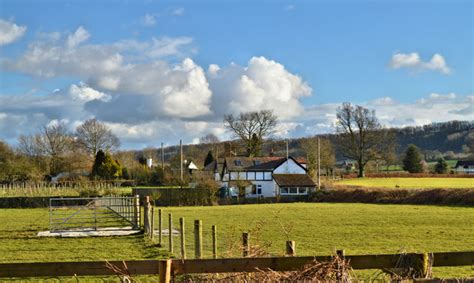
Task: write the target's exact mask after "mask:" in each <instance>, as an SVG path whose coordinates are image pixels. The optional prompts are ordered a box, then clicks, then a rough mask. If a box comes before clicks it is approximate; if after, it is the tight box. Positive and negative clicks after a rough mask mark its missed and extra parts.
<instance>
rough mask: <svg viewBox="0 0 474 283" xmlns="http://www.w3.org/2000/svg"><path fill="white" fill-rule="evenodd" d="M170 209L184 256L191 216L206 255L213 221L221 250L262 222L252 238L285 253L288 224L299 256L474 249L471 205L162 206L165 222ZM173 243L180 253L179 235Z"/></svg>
mask: <svg viewBox="0 0 474 283" xmlns="http://www.w3.org/2000/svg"><path fill="white" fill-rule="evenodd" d="M170 212H171V213H172V214H173V217H174V225H175V227H178V219H179V217H184V218H185V220H186V225H187V229H186V231H187V232H186V233H187V238H186V247H187V253H188V256H189V255H191V256H192V255H193V254H194V251H193V233H192V227H193V220H195V219H201V220H202V221H203V225H204V227H203V234H204V245H205V248H204V250H205V253H204V255H205V256H206V257H210V256H211V248H210V247H211V225H217V229H218V235H219V239H218V243H219V244H218V247H219V251H221V252H223V251H226V250H228V249H229V247H230V246H232V245H231V244H232V243H238V242H239V241H240V238H241V233H242V232H244V231H248V230H252V229H254V228H255V227H258V226H260V227H261V229H260V231H259V232H258V233H256V232H255V231H254V232H253V234H251V239H252V240H253V241H255V239H256V238H259V239H260V240H262V242H271V246H270V248H269V251H270V252H272V253H274V254H283V252H284V250H285V241H286V240H287V236H286V234H285V232H284V231H283V230H284V229H282V225H283V226H284V227H285V226H286V228H290V227H291V229H290V230H291V231H290V232H289V236H288V239H290V240H294V241H296V247H297V254H298V255H327V254H331V253H332V252H333V251H334V250H335V249H345V250H346V254H381V253H396V252H398V251H407V252H441V251H466V250H472V247H474V237H473V236H472V235H474V208H468V207H441V206H416V205H372V204H329V203H293V204H260V205H239V206H218V207H182V208H179V207H175V208H165V209H163V215H164V219H165V220H166V221H164V223H167V216H168V213H170ZM155 219H157V217H156V218H155ZM156 221H157V220H156ZM280 223H281V224H282V225H281V224H280ZM165 228H166V227H165ZM164 243H165V244H166V243H167V239H164ZM175 243H176V244H175V251H176V253H179V238H177V237H176V238H175ZM176 249H177V250H176ZM238 253H239V252H238V251H237V254H236V253H235V252H234V255H238ZM435 271H436V273H435V275H438V276H474V272H473V271H472V269H471V268H470V267H461V268H453V267H452V268H436V269H435Z"/></svg>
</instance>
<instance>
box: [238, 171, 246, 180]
mask: <svg viewBox="0 0 474 283" xmlns="http://www.w3.org/2000/svg"><path fill="white" fill-rule="evenodd" d="M246 178H247V174H246V173H245V172H239V180H245V179H246Z"/></svg>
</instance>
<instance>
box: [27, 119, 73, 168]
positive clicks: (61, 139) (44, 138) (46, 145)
mask: <svg viewBox="0 0 474 283" xmlns="http://www.w3.org/2000/svg"><path fill="white" fill-rule="evenodd" d="M35 140H36V146H37V147H38V150H39V152H41V154H42V155H44V156H46V157H48V158H49V171H50V174H52V175H54V174H56V173H58V170H59V167H60V166H59V165H60V161H61V158H62V157H64V156H65V155H66V154H67V153H68V152H69V151H70V150H71V148H72V144H73V138H72V135H71V134H70V133H69V131H68V130H67V128H66V126H65V125H64V124H61V123H59V124H55V125H51V126H44V127H43V128H42V129H41V132H40V134H39V135H37V136H36V138H35Z"/></svg>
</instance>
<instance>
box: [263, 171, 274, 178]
mask: <svg viewBox="0 0 474 283" xmlns="http://www.w3.org/2000/svg"><path fill="white" fill-rule="evenodd" d="M271 179H272V172H264V180H271Z"/></svg>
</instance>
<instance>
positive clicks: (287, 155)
mask: <svg viewBox="0 0 474 283" xmlns="http://www.w3.org/2000/svg"><path fill="white" fill-rule="evenodd" d="M288 151H289V149H288V140H286V160H288V157H289V153H288Z"/></svg>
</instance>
